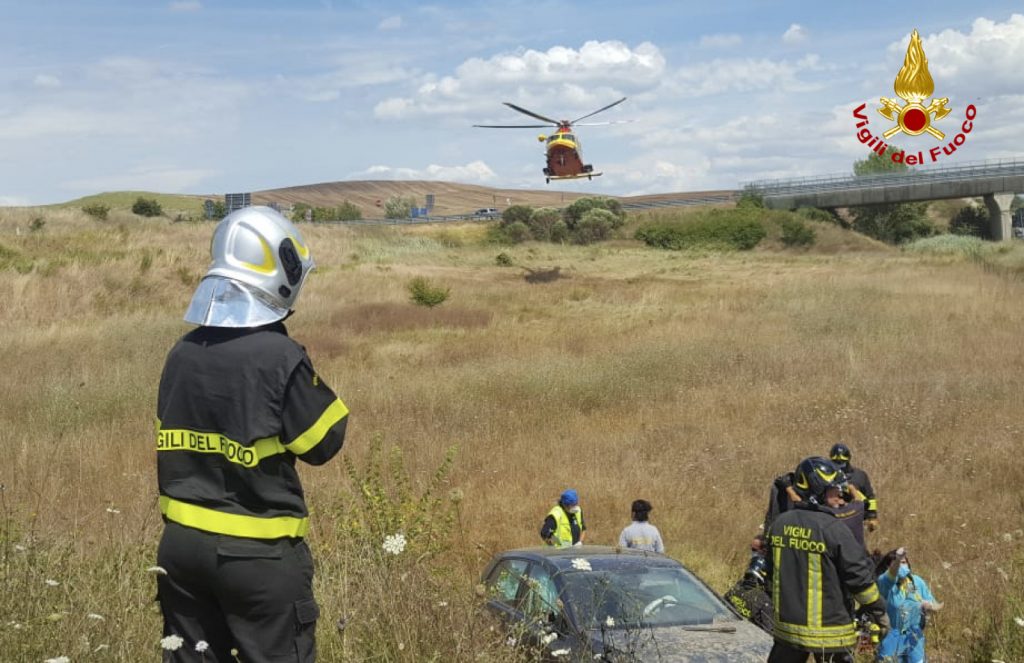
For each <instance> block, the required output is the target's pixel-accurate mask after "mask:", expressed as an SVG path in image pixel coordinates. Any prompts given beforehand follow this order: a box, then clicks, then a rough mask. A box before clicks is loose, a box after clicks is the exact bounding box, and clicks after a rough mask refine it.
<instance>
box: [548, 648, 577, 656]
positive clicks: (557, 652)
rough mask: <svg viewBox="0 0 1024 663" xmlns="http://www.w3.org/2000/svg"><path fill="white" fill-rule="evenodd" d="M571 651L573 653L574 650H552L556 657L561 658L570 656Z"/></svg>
mask: <svg viewBox="0 0 1024 663" xmlns="http://www.w3.org/2000/svg"><path fill="white" fill-rule="evenodd" d="M570 653H572V650H570V649H556V650H555V651H553V652H551V655H552V656H554V657H555V658H561V657H562V656H568V655H569V654H570Z"/></svg>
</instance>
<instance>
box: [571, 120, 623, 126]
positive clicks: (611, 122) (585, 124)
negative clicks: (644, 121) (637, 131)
mask: <svg viewBox="0 0 1024 663" xmlns="http://www.w3.org/2000/svg"><path fill="white" fill-rule="evenodd" d="M632 121H633V120H610V121H608V122H580V123H578V124H576V123H574V124H573V125H572V126H574V127H603V126H605V125H608V124H629V123H630V122H632Z"/></svg>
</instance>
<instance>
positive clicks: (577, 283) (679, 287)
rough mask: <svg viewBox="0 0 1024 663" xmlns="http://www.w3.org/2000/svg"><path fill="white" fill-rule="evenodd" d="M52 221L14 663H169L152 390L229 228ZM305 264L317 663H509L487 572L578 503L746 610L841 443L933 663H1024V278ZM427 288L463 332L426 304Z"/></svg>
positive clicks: (26, 425)
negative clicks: (780, 506) (651, 535)
mask: <svg viewBox="0 0 1024 663" xmlns="http://www.w3.org/2000/svg"><path fill="white" fill-rule="evenodd" d="M38 216H40V212H38V211H35V210H2V209H0V366H2V371H3V379H2V381H0V457H2V458H3V461H2V462H0V483H2V484H3V489H2V492H0V574H2V576H3V577H2V584H3V587H4V590H3V591H2V592H0V658H2V659H3V660H11V661H42V660H44V659H45V658H48V657H55V656H58V655H65V656H69V657H70V658H71V660H73V661H86V660H97V661H104V660H106V661H139V660H155V659H156V658H157V656H158V651H159V644H158V641H159V636H160V621H159V615H158V613H157V611H156V606H155V604H154V601H153V597H154V594H155V582H154V581H153V577H152V575H151V574H149V573H147V571H146V569H147V568H148V567H150V566H151V565H152V564H154V563H155V562H154V558H155V545H156V541H157V538H158V536H159V532H160V527H161V524H160V518H159V514H158V511H157V506H156V479H155V470H154V467H155V462H154V461H155V451H154V432H153V425H154V411H155V396H156V384H157V380H158V378H159V374H160V370H161V367H162V364H163V360H164V356H165V354H166V352H167V350H168V349H169V348H170V347H171V345H172V344H173V343H174V341H175V339H176V338H177V337H178V336H179V335H181V334H182V333H184V332H185V331H186V330H187V329H188V326H187V325H186V324H185V323H184V322H182V320H181V316H182V314H183V312H184V309H185V306H186V304H187V302H188V300H189V297H190V295H191V293H192V290H193V288H194V286H195V284H196V282H197V281H198V279H199V278H200V276H201V275H202V274H203V272H204V270H205V266H206V264H207V260H208V253H207V252H208V243H209V238H210V234H211V231H212V225H210V224H186V223H178V224H172V223H170V222H168V221H167V220H166V219H163V220H141V219H139V218H137V217H134V216H132V215H129V214H125V213H123V212H114V213H112V214H111V218H110V220H108V221H106V222H97V221H94V220H92V219H89V218H88V217H85V216H84V215H83V214H80V213H79V212H77V211H74V210H48V211H46V212H45V213H43V214H42V216H43V218H44V219H45V225H43V226H41V227H38V224H37V229H36V230H34V231H32V230H30V229H29V228H30V226H31V221H32V219H34V218H36V217H38ZM304 232H305V233H306V235H307V239H308V240H309V242H310V243H311V245H312V248H313V252H314V256H315V258H316V261H317V264H318V269H317V271H316V272H315V273H314V274H313V276H312V277H311V279H310V281H309V283H308V285H307V287H306V289H305V291H304V292H303V294H302V297H301V298H300V300H299V306H298V312H297V313H296V315H295V316H294V317H293V318H292V319H291V320H290V321H289V329H290V331H291V333H292V335H293V336H295V337H296V338H297V339H298V340H299V341H300V342H302V343H303V344H305V346H306V347H307V349H308V351H309V353H310V355H311V356H312V358H313V361H314V365H315V366H317V369H318V371H319V372H320V373H321V375H323V376H324V379H325V380H326V381H327V382H328V383H329V384H330V385H332V386H333V387H334V389H335V390H336V391H337V392H338V394H339V395H340V396H341V397H342V399H343V400H344V401H345V402H346V404H347V405H348V406H349V408H350V409H351V412H352V415H351V422H350V426H349V435H348V440H347V443H346V448H345V449H344V450H343V452H342V456H343V458H344V459H345V461H346V462H347V465H346V462H343V461H342V460H341V459H336V461H335V462H332V463H330V464H328V465H326V466H324V467H320V468H303V478H304V481H305V485H306V489H307V497H308V501H309V503H310V505H311V508H312V511H313V514H312V520H313V524H312V534H311V538H310V542H311V546H312V548H313V550H314V554H315V555H316V557H317V562H318V570H317V573H318V576H317V591H318V598H319V600H320V602H321V604H322V609H323V617H322V619H321V622H320V631H319V637H320V640H319V641H320V652H321V658H322V659H323V660H326V661H341V660H351V661H370V660H372V661H429V660H434V661H452V660H460V661H462V660H465V661H469V660H489V661H503V660H509V657H510V656H511V654H510V653H509V652H508V651H507V650H505V649H503V646H502V644H501V639H500V638H498V637H497V636H496V635H494V634H493V633H491V632H490V631H489V630H488V629H487V627H486V622H484V621H481V617H480V616H479V614H478V611H477V610H476V605H477V604H476V601H477V600H476V599H475V597H474V595H473V587H474V583H475V582H476V579H477V578H478V575H479V573H480V571H481V569H482V568H483V565H484V564H485V562H486V560H487V558H488V556H489V554H490V552H491V551H497V550H501V549H505V548H508V547H516V546H524V545H533V544H536V543H538V540H539V539H538V534H537V531H538V529H539V527H540V524H541V520H542V518H543V516H544V514H545V513H546V511H547V510H548V509H549V508H550V506H551V505H552V504H553V503H554V501H555V500H556V499H557V496H558V494H559V492H560V491H561V490H562V489H563V488H565V487H566V486H573V487H575V488H577V489H578V490H579V492H580V495H581V504H582V506H583V508H584V510H585V512H586V515H587V522H588V526H589V530H588V540H589V541H590V542H594V543H613V542H614V541H616V540H617V537H618V533H619V531H620V529H621V528H622V527H623V526H624V525H626V524H627V522H628V516H629V513H628V511H629V504H630V502H631V501H632V500H633V499H635V498H638V497H643V498H646V499H648V500H650V501H651V502H652V503H653V504H654V511H653V513H652V516H651V518H652V521H653V522H654V523H655V524H656V525H658V526H659V527H660V528H661V531H662V534H663V536H664V538H665V541H666V544H667V547H668V553H669V554H670V555H672V556H673V557H676V558H678V559H680V560H682V561H684V562H685V563H686V564H688V565H690V566H691V567H692V568H694V569H695V570H696V571H697V572H698V573H700V574H701V575H702V576H703V577H705V578H706V579H707V580H708V581H709V582H710V583H711V584H712V585H713V586H714V587H715V588H716V589H718V590H719V591H725V590H726V589H727V588H728V587H729V585H731V583H732V582H733V581H734V580H735V579H737V578H738V577H739V575H740V574H741V573H742V571H743V569H744V567H745V564H746V560H747V546H748V542H749V540H750V538H751V536H752V535H753V534H754V533H755V532H756V529H757V526H758V524H759V523H760V521H761V518H762V515H763V510H764V507H765V503H766V500H767V491H768V486H769V484H770V481H771V480H772V478H773V477H774V476H775V475H777V474H779V473H781V472H784V471H787V470H789V469H792V467H793V466H794V465H795V464H796V463H797V462H798V461H799V460H800V459H801V458H802V457H804V456H807V455H810V454H825V453H826V452H827V450H828V448H829V447H830V446H831V445H832V444H833V443H834V442H836V441H839V440H843V441H845V442H846V443H847V444H848V445H849V446H850V447H851V448H852V449H853V451H854V463H855V464H857V465H859V466H862V467H864V468H865V469H867V470H868V471H869V473H870V474H871V477H872V481H873V483H874V485H875V487H876V490H877V492H878V494H879V509H880V514H881V515H880V519H881V523H882V525H881V529H880V531H879V532H878V533H877V534H874V535H872V537H871V538H870V541H869V543H870V545H871V546H873V547H878V548H882V549H888V548H891V547H896V546H899V545H904V546H906V547H907V548H908V550H909V551H910V557H911V560H912V562H913V563H914V567H915V571H916V572H917V573H919V574H921V575H923V576H924V577H925V578H926V579H927V580H928V581H929V582H930V584H931V585H932V588H933V590H934V592H935V594H936V596H937V597H938V598H939V600H941V601H944V602H945V604H946V608H945V610H944V611H943V612H942V613H940V614H939V615H938V617H936V618H935V620H934V623H933V626H932V627H931V628H930V631H929V635H928V650H929V656H930V659H929V660H933V661H990V660H992V659H999V660H1003V661H1007V662H1009V661H1011V660H1017V661H1019V660H1024V658H1022V657H1024V627H1021V626H1019V625H1018V622H1017V621H1015V620H1021V621H1024V531H1022V528H1024V519H1022V514H1024V489H1022V487H1021V483H1022V478H1024V446H1022V443H1021V439H1022V432H1024V387H1022V382H1021V375H1022V372H1024V352H1022V351H1021V345H1022V339H1021V329H1022V328H1024V308H1022V307H1021V304H1020V303H1021V301H1022V299H1024V283H1022V282H1021V281H1020V280H1019V279H1018V278H1017V277H1016V276H1014V274H1015V273H1016V272H1015V270H1013V269H1010V268H1008V267H1007V266H1006V265H1008V264H1011V263H1013V261H1014V259H1016V260H1018V261H1019V258H1020V254H1019V252H1018V251H1017V250H1016V249H1014V250H1013V251H1010V252H1008V253H1006V254H1003V255H1002V256H1001V258H1000V261H1001V262H1000V263H999V264H995V263H992V264H989V263H986V262H984V261H970V260H966V259H962V258H957V257H949V256H945V257H935V256H929V255H927V254H925V255H919V254H911V253H908V252H901V251H899V250H895V249H891V248H888V247H883V246H881V245H878V244H875V243H873V242H869V241H866V240H862V239H859V238H856V236H853V235H850V234H849V233H845V232H844V231H840V230H838V229H836V228H829V229H826V228H822V229H821V233H820V237H822V238H824V239H823V240H822V244H821V248H820V249H812V250H811V251H788V250H782V249H781V248H780V247H779V246H775V245H772V244H771V242H768V243H767V246H766V248H764V249H761V248H759V249H757V250H755V251H752V252H743V253H679V252H669V251H659V250H654V249H649V248H646V247H644V246H642V245H640V244H639V243H637V242H634V241H633V240H629V239H619V240H614V241H612V242H609V243H606V244H603V245H596V246H590V247H579V246H561V245H546V244H535V243H529V244H525V245H518V246H515V247H498V246H493V245H488V244H486V243H485V242H484V241H483V238H484V233H483V229H482V228H481V227H479V226H461V227H433V226H432V227H423V228H417V229H415V230H412V229H401V228H366V227H360V228H348V227H342V226H322V227H308V226H307V227H305V228H304ZM501 252H504V253H506V254H508V255H509V256H510V257H511V258H512V261H513V263H514V264H513V266H506V267H502V266H499V265H498V264H496V261H495V257H496V255H497V254H499V253H501ZM556 266H557V267H558V268H559V275H560V276H561V278H558V279H554V280H551V281H550V282H544V283H530V282H527V281H526V280H525V279H524V274H525V273H526V270H527V269H532V270H547V269H553V268H554V267H556ZM415 277H424V278H426V279H429V280H430V281H431V282H433V283H436V284H438V285H442V286H445V287H448V288H450V291H451V294H450V296H449V298H448V300H447V301H446V302H445V303H444V304H442V305H441V306H438V307H436V308H432V309H425V308H422V307H417V306H415V305H413V304H412V303H411V302H410V301H409V294H408V291H407V289H406V286H407V284H408V282H409V281H410V280H411V279H413V278H415ZM452 447H454V451H453V452H452V455H451V457H450V466H449V465H446V460H445V458H446V453H448V450H449V449H450V448H452ZM399 530H401V531H403V532H404V533H405V534H406V535H407V538H408V540H409V547H408V549H407V550H406V551H405V552H403V553H402V554H401V555H398V556H394V557H392V556H389V555H386V554H384V553H383V552H382V550H381V548H380V545H379V544H380V542H381V541H382V535H383V534H385V533H392V532H394V531H399ZM342 619H344V620H345V622H344V623H345V629H344V631H343V632H339V630H338V629H337V628H335V625H336V623H337V622H338V621H339V620H342ZM197 660H198V659H197Z"/></svg>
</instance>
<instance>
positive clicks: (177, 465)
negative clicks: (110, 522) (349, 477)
mask: <svg viewBox="0 0 1024 663" xmlns="http://www.w3.org/2000/svg"><path fill="white" fill-rule="evenodd" d="M211 253H212V258H213V260H212V264H211V265H210V268H209V270H208V271H207V273H206V275H205V276H204V277H203V279H202V280H201V281H200V283H199V285H198V287H197V288H196V291H195V293H194V295H193V297H192V301H191V303H190V304H189V306H188V310H187V311H186V313H185V320H186V321H187V322H190V323H193V324H195V325H197V327H196V328H195V329H193V330H192V331H190V332H188V333H187V334H185V335H184V336H183V337H182V338H181V339H180V340H179V341H178V342H177V343H176V344H175V346H174V347H173V348H172V349H171V351H170V353H169V354H168V356H167V361H166V363H165V365H164V369H163V374H162V376H161V378H160V386H159V391H158V395H157V445H156V446H157V483H158V487H159V493H160V498H159V505H160V512H161V514H162V515H163V519H164V523H165V525H164V532H163V535H162V537H161V540H160V545H159V549H158V551H157V563H158V564H159V565H160V566H161V567H162V568H163V570H164V571H165V572H166V573H162V574H161V575H159V576H158V578H157V593H158V599H159V601H160V608H161V612H162V613H163V619H164V626H163V631H164V635H165V636H170V635H176V636H179V637H181V638H182V639H183V640H184V646H182V647H180V648H179V649H177V650H176V651H166V652H164V656H165V658H164V660H165V661H193V660H196V658H195V651H196V644H197V643H199V642H200V641H203V642H205V643H206V644H207V648H206V650H205V651H204V654H203V656H204V660H209V661H217V662H221V661H235V660H239V659H240V660H243V661H246V662H247V663H253V662H255V663H270V662H272V661H285V660H287V661H300V662H303V663H304V662H307V661H313V660H314V659H315V656H316V653H315V641H314V632H315V630H316V621H317V618H318V616H319V613H320V611H319V607H318V606H317V603H316V600H315V599H314V597H313V586H312V581H313V559H312V556H311V553H310V550H309V547H308V546H307V545H306V543H305V541H304V537H305V535H306V532H307V530H308V528H309V512H308V510H307V508H306V503H305V499H304V497H303V491H302V485H301V483H300V481H299V475H298V472H297V469H296V461H297V460H300V461H302V462H304V463H308V464H310V465H321V464H323V463H326V462H327V461H329V460H330V459H331V458H332V457H334V456H335V455H336V454H337V453H338V451H339V450H340V449H341V446H342V443H343V441H344V438H345V428H346V425H347V422H348V408H347V407H346V406H345V404H344V403H343V402H342V401H341V400H340V399H339V398H338V397H337V396H336V395H335V393H334V392H333V391H332V390H331V389H330V387H328V386H327V385H326V384H325V383H324V382H323V380H322V378H321V377H320V376H319V375H318V374H317V373H316V371H314V370H313V365H312V363H311V361H310V359H309V357H308V356H307V354H306V351H305V349H304V348H303V347H302V346H301V345H299V344H298V343H296V342H295V341H294V340H292V339H291V338H290V337H289V336H288V332H287V330H286V329H285V326H284V324H283V320H284V319H285V318H286V317H288V316H289V315H290V314H291V312H292V308H293V306H294V304H295V301H296V298H297V297H298V295H299V292H300V291H301V289H302V286H303V284H304V283H305V281H306V278H307V276H308V275H309V272H310V270H312V269H313V258H312V256H311V255H310V250H309V247H308V245H307V244H306V242H305V240H304V239H303V237H302V235H301V233H300V232H299V230H298V229H297V228H296V227H295V226H294V225H293V224H292V223H291V222H290V221H288V220H287V219H286V218H284V217H283V216H281V214H279V213H278V212H277V211H275V210H273V209H271V208H269V207H247V208H244V209H242V210H238V211H236V212H233V213H231V214H229V215H228V216H226V217H225V218H224V219H223V220H222V221H221V222H220V223H219V224H218V225H217V228H216V229H215V230H214V233H213V241H212V246H211ZM232 650H235V651H236V652H237V659H236V657H235V654H234V653H233V652H232Z"/></svg>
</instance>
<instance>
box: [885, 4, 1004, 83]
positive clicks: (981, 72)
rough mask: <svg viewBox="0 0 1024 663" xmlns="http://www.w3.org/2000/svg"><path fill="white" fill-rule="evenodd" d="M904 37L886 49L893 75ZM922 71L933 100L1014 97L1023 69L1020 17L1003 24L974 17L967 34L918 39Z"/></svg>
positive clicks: (944, 33) (949, 33)
mask: <svg viewBox="0 0 1024 663" xmlns="http://www.w3.org/2000/svg"><path fill="white" fill-rule="evenodd" d="M908 43H910V35H907V36H906V37H905V38H904V39H902V40H901V41H899V42H896V43H894V44H891V45H890V46H889V52H890V59H891V60H894V61H898V62H899V65H897V68H896V69H894V70H893V72H892V76H893V78H895V77H896V74H897V73H898V71H899V69H898V67H899V66H902V65H903V57H902V56H903V54H905V53H906V51H907V44H908ZM922 47H923V48H924V52H925V56H926V57H927V58H928V69H929V71H930V72H931V74H932V78H934V79H935V92H936V94H937V95H939V96H951V97H953V96H956V97H960V98H961V99H963V98H964V97H965V96H976V95H977V96H983V97H984V96H990V95H1003V94H1017V93H1019V92H1020V90H1021V82H1022V80H1024V79H1022V78H1021V72H1022V71H1024V15H1021V14H1013V15H1012V16H1010V18H1008V19H1007V20H1006V21H1005V22H1003V23H997V22H995V21H992V20H990V19H987V18H979V19H976V20H975V21H974V23H973V24H972V25H971V31H970V32H969V33H966V34H965V33H963V32H960V31H958V30H952V29H950V30H943V31H942V32H940V33H938V34H936V35H929V36H926V37H922Z"/></svg>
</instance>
